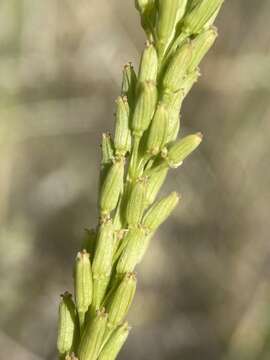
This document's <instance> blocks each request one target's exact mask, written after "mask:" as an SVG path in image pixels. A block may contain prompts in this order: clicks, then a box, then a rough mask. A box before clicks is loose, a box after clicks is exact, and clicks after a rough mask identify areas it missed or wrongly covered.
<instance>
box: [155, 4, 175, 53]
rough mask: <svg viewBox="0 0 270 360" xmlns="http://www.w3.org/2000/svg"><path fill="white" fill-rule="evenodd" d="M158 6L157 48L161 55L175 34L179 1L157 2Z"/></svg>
mask: <svg viewBox="0 0 270 360" xmlns="http://www.w3.org/2000/svg"><path fill="white" fill-rule="evenodd" d="M158 5H159V11H158V25H157V37H158V48H159V53H160V55H163V53H164V52H165V50H166V48H167V46H168V45H169V42H170V40H171V39H172V38H173V36H174V33H175V27H176V21H177V15H178V10H179V5H180V0H159V1H158Z"/></svg>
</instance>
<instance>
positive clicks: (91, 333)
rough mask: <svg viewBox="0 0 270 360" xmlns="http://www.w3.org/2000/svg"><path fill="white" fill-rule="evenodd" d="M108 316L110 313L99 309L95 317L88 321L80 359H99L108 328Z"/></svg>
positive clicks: (81, 345)
mask: <svg viewBox="0 0 270 360" xmlns="http://www.w3.org/2000/svg"><path fill="white" fill-rule="evenodd" d="M107 318H108V315H107V314H106V313H104V311H98V312H97V315H96V316H95V318H94V319H93V320H92V321H88V322H87V323H86V327H85V329H84V332H83V335H82V339H81V342H80V345H79V348H78V357H79V359H80V360H94V359H97V357H98V354H99V351H100V348H101V345H102V340H103V336H104V332H105V329H106V323H107Z"/></svg>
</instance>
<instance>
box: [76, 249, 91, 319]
mask: <svg viewBox="0 0 270 360" xmlns="http://www.w3.org/2000/svg"><path fill="white" fill-rule="evenodd" d="M92 295H93V278H92V269H91V264H90V256H89V254H88V253H87V252H86V251H85V250H83V251H81V252H79V253H78V254H77V257H76V264H75V299H76V306H77V311H78V314H79V320H80V325H81V326H82V325H83V322H84V316H85V313H86V312H87V310H88V308H89V306H90V305H91V302H92Z"/></svg>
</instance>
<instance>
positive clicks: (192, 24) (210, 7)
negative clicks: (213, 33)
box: [183, 0, 224, 34]
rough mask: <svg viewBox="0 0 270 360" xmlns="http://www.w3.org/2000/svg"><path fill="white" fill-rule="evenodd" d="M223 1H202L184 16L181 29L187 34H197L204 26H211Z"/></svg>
mask: <svg viewBox="0 0 270 360" xmlns="http://www.w3.org/2000/svg"><path fill="white" fill-rule="evenodd" d="M223 2H224V0H202V1H200V2H196V5H195V6H194V7H193V8H192V9H191V11H190V12H188V14H187V15H186V17H185V18H184V22H183V29H184V31H185V32H187V33H189V34H199V33H200V32H201V31H202V30H203V29H204V28H206V26H210V25H212V23H213V21H214V20H215V14H217V11H218V10H219V9H220V7H221V5H222V3H223ZM210 20H211V23H209V22H210Z"/></svg>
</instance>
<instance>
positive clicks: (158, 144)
mask: <svg viewBox="0 0 270 360" xmlns="http://www.w3.org/2000/svg"><path fill="white" fill-rule="evenodd" d="M168 123H169V119H168V110H167V108H166V107H165V106H164V104H163V103H159V104H158V106H157V110H156V112H155V115H154V118H153V121H152V123H151V126H150V132H149V136H148V139H147V144H146V149H147V152H148V153H149V154H152V155H157V154H158V153H159V152H160V151H161V149H162V147H163V146H164V145H165V143H166V139H167V133H168Z"/></svg>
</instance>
